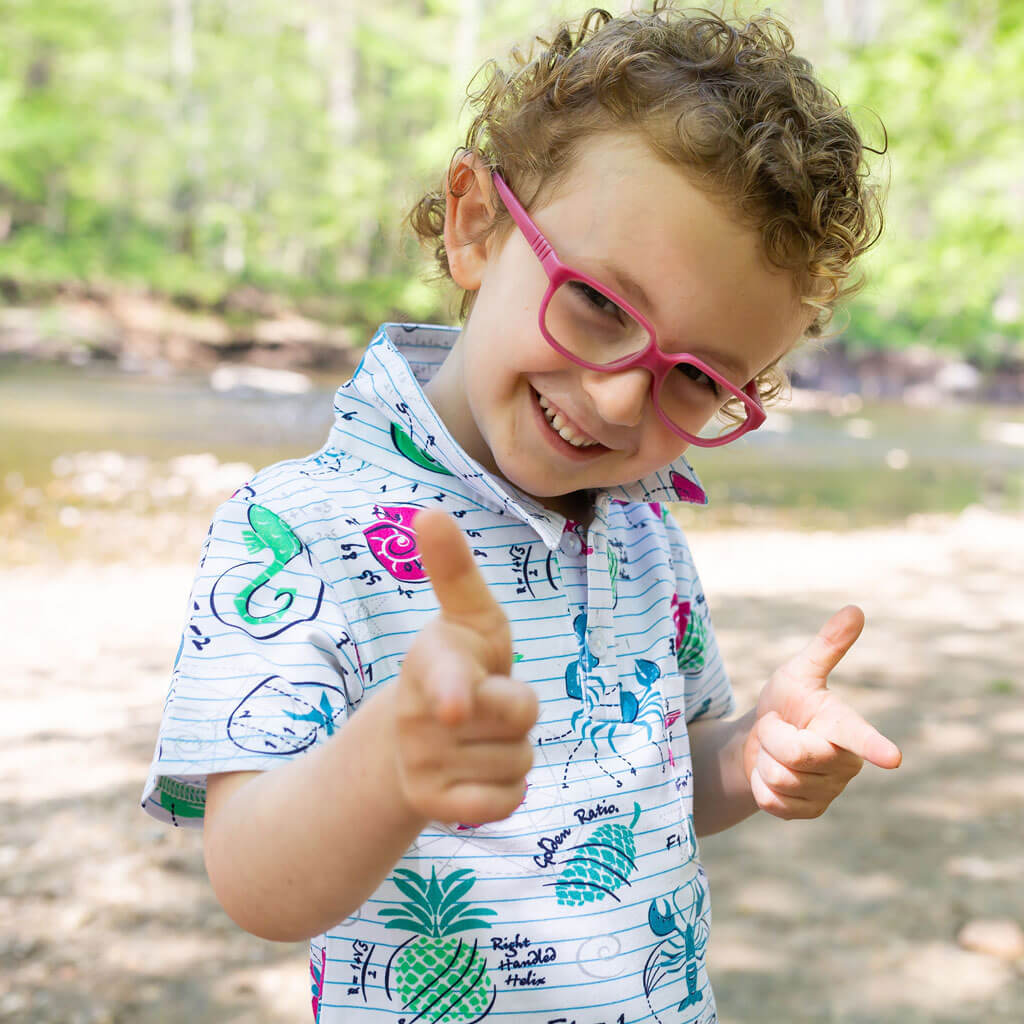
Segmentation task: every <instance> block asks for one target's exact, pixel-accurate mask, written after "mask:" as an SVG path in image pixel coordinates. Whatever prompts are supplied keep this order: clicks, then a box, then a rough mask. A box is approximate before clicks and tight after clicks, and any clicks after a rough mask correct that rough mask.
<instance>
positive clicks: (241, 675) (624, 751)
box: [142, 324, 733, 1024]
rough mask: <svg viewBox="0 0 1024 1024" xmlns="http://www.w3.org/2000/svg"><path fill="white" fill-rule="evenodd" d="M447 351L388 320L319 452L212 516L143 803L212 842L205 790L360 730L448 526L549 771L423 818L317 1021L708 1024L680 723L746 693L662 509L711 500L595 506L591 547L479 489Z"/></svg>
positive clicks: (486, 483)
mask: <svg viewBox="0 0 1024 1024" xmlns="http://www.w3.org/2000/svg"><path fill="white" fill-rule="evenodd" d="M456 337H457V330H455V329H453V328H445V327H435V326H428V325H400V324H385V325H383V326H382V327H381V328H380V330H379V331H378V333H377V334H376V335H375V337H374V338H373V340H372V342H371V343H370V345H369V347H368V348H367V350H366V353H365V355H364V357H363V360H362V362H361V363H360V365H359V368H358V369H357V370H356V372H355V374H354V375H353V377H352V379H351V380H349V381H348V382H347V383H345V384H344V385H342V387H341V388H339V390H338V392H337V396H336V400H335V405H336V410H335V411H336V421H335V425H334V427H333V428H332V430H331V432H330V435H329V437H328V439H327V443H326V444H325V445H324V447H323V448H321V449H320V451H318V452H316V453H315V454H313V455H310V456H309V457H308V458H304V459H298V460H294V461H289V462H283V463H279V464H277V465H274V466H271V467H269V468H267V469H264V470H262V471H260V472H259V473H257V474H256V476H255V477H254V478H253V479H252V480H250V481H249V482H248V483H247V484H246V485H245V486H243V487H242V488H241V489H240V490H239V491H238V492H237V493H236V494H235V495H234V496H232V498H231V499H230V500H228V501H226V502H225V503H224V504H223V505H222V506H221V507H220V508H219V509H218V511H217V513H216V515H215V518H214V521H213V523H212V525H211V527H210V532H209V535H208V537H207V539H206V542H205V544H204V546H203V550H202V553H201V560H200V564H199V570H198V573H197V575H196V580H195V584H194V588H193V591H192V595H191V600H190V605H189V615H188V618H187V621H186V623H185V627H184V630H183V636H182V641H181V648H180V651H179V655H178V658H177V660H176V662H175V666H174V670H173V675H172V680H171V686H170V689H169V692H168V695H167V700H166V704H165V708H164V713H163V719H162V722H161V726H160V733H159V737H158V741H157V747H156V753H155V756H154V760H153V763H152V766H151V770H150V773H149V777H148V780H147V782H146V785H145V789H144V792H143V797H142V806H143V807H144V808H145V810H146V811H147V812H148V813H149V814H151V815H153V816H154V817H156V818H158V819H160V820H162V821H166V822H170V823H172V824H175V825H184V826H195V827H198V826H201V824H202V815H203V808H204V802H205V786H206V778H207V775H208V774H210V773H214V772H224V771H238V770H253V769H256V770H266V769H273V768H274V767H275V766H276V765H278V764H280V763H281V762H282V761H283V760H284V759H287V758H292V757H301V756H302V755H303V753H304V752H305V751H308V750H310V749H311V748H312V747H313V746H314V745H316V744H318V743H324V742H328V741H330V740H331V739H332V737H334V736H335V735H337V734H339V733H343V731H344V729H345V723H346V721H347V719H348V717H349V716H350V715H352V714H357V713H358V710H359V705H360V703H361V702H362V701H363V700H365V699H366V698H367V696H369V695H370V694H372V693H373V691H374V690H375V689H376V688H378V687H383V686H388V685H389V684H391V683H392V682H393V681H394V680H395V679H396V677H397V676H398V673H399V667H400V664H401V662H402V659H403V657H404V656H405V653H406V652H407V650H408V648H409V645H410V643H411V641H412V638H413V636H414V635H415V633H416V632H417V631H418V630H419V629H420V628H421V627H422V626H423V625H424V624H425V623H426V622H427V621H428V620H429V619H430V618H432V617H433V616H435V615H436V614H437V613H438V606H437V602H436V600H435V598H434V593H433V590H432V589H431V586H430V581H429V578H428V577H427V576H426V574H425V573H424V570H423V567H422V564H421V563H420V561H419V559H418V557H417V548H416V535H415V532H414V531H413V530H412V528H411V521H412V516H413V515H414V513H415V512H416V510H418V509H421V508H442V509H445V510H446V511H448V512H449V513H450V514H451V515H452V516H453V517H455V519H456V521H457V522H458V523H459V525H460V526H461V527H462V529H463V530H464V531H465V536H466V539H467V541H468V543H469V545H470V547H471V548H472V550H473V553H474V556H475V559H476V563H477V565H478V566H479V567H480V571H481V572H482V573H483V575H484V577H485V579H486V581H487V583H488V585H489V586H490V588H491V590H492V592H493V593H494V594H495V595H496V597H497V599H498V600H499V601H500V603H501V604H502V606H503V607H504V609H505V612H506V614H507V616H508V618H509V622H510V624H511V629H512V638H513V650H514V665H513V673H514V674H515V675H516V676H517V677H518V678H520V679H523V680H526V681H528V682H529V683H530V685H531V686H533V687H534V688H535V690H536V693H537V696H538V698H539V701H540V708H541V711H540V718H539V720H538V722H537V724H536V726H535V727H534V729H533V731H532V733H531V740H532V742H533V746H534V751H535V753H534V767H533V768H532V770H531V771H530V773H529V776H528V778H527V783H528V787H527V790H526V795H525V797H524V800H523V803H522V804H521V805H520V807H519V808H518V810H516V811H515V813H513V814H512V815H511V816H510V817H509V818H507V819H505V820H504V821H500V822H494V823H491V824H484V825H481V824H476V823H474V822H464V823H461V824H458V825H454V826H451V827H449V826H447V825H441V824H432V825H431V826H430V827H428V828H427V829H426V830H425V831H424V832H423V833H422V834H421V835H420V837H419V838H418V839H417V840H416V842H415V843H414V844H413V845H412V846H411V847H410V848H409V850H408V851H407V852H406V854H405V856H404V857H403V858H402V860H401V861H400V862H399V863H398V864H397V865H396V866H395V868H394V869H393V871H392V872H391V873H390V874H389V875H388V877H387V878H386V880H385V881H384V883H383V884H382V885H381V886H380V888H379V889H378V890H377V891H376V892H375V893H374V895H373V897H372V898H371V899H370V900H368V901H367V902H366V903H365V904H364V905H363V906H362V907H361V908H360V909H359V911H358V912H357V913H356V914H354V915H353V916H352V917H350V918H348V919H347V920H344V921H340V922H339V923H338V924H337V926H336V927H334V928H332V929H331V930H330V931H329V932H328V933H327V934H324V935H320V936H317V937H316V938H315V939H313V940H312V941H311V943H310V987H311V993H310V998H311V1014H312V1018H313V1020H314V1021H316V1022H318V1024H369V1022H373V1024H381V1022H393V1024H413V1022H417V1024H419V1022H445V1024H447V1022H464V1024H471V1022H476V1021H483V1020H487V1021H488V1022H489V1024H499V1022H502V1021H505V1022H509V1024H520V1022H529V1024H570V1022H572V1021H575V1022H576V1024H627V1022H628V1024H634V1022H638V1021H648V1020H650V1021H660V1022H662V1024H695V1022H701V1024H709V1022H711V1021H714V1020H715V1019H716V1018H715V1009H714V999H713V997H712V993H711V988H710V985H709V983H708V979H707V973H706V970H705V953H706V948H707V942H708V932H709V926H710V920H711V912H710V896H709V891H708V886H707V880H706V877H705V873H704V871H703V869H702V868H701V866H700V863H699V861H698V858H697V844H696V838H695V836H694V829H693V820H692V802H693V796H692V794H693V778H692V773H691V768H690V756H689V744H688V740H687V729H686V725H687V722H691V721H693V720H694V719H696V718H698V717H700V716H721V715H725V714H727V713H729V712H730V711H731V710H732V706H733V700H732V691H731V688H730V685H729V682H728V679H727V678H726V675H725V672H724V670H723V668H722V664H721V659H720V657H719V653H718V648H717V645H716V643H715V640H714V634H713V632H712V629H711V624H710V620H709V617H708V611H707V607H706V604H705V600H704V595H703V592H702V589H701V585H700V581H699V579H698V576H697V573H696V571H695V569H694V565H693V561H692V559H691V557H690V552H689V549H688V547H687V545H686V541H685V540H684V538H683V535H682V532H681V530H680V528H679V526H678V525H677V524H676V522H675V521H674V520H673V519H672V518H671V516H669V515H668V513H667V511H666V510H665V509H664V508H663V507H662V505H661V503H662V502H666V501H696V502H703V501H704V500H705V498H704V494H703V491H702V490H701V488H700V485H699V484H698V482H697V480H696V478H695V477H694V474H693V471H692V470H691V468H690V466H689V465H688V463H687V462H686V461H685V460H684V459H679V460H678V461H677V462H675V463H673V464H672V465H671V466H668V467H666V468H665V469H664V470H662V471H660V472H658V473H655V474H652V475H651V476H649V477H645V478H644V479H643V480H640V481H637V482H635V483H633V484H630V485H628V486H622V487H615V488H611V489H609V490H602V491H597V492H594V494H593V498H594V516H593V522H592V524H591V525H590V527H589V528H588V529H586V530H584V529H583V528H582V527H581V525H580V524H578V523H575V522H573V521H571V520H566V519H565V518H563V517H562V516H560V515H558V514H556V513H554V512H551V511H548V510H546V509H545V508H543V507H542V506H541V505H540V504H539V503H538V502H537V501H535V500H533V499H531V498H530V497H528V496H527V495H525V494H523V493H522V492H520V491H519V490H517V489H516V488H514V487H512V486H510V485H509V484H507V483H505V482H504V481H501V480H499V479H498V478H496V477H494V476H493V475H491V474H489V473H487V472H485V471H484V470H483V469H482V467H481V466H480V465H479V464H478V463H476V462H474V461H473V460H472V459H470V458H469V457H468V456H467V455H466V454H465V452H464V451H463V450H462V449H461V448H460V447H459V446H458V444H457V443H456V442H455V441H454V439H453V438H452V437H451V435H450V434H449V433H448V431H447V430H446V429H445V427H444V425H443V424H442V422H441V420H440V419H439V418H438V416H437V414H436V413H435V411H434V409H433V408H432V406H431V405H430V403H429V402H428V401H427V398H426V396H425V395H424V394H423V391H422V387H421V386H422V385H423V384H425V383H426V382H427V381H428V380H429V379H430V378H431V376H432V374H433V373H434V372H435V371H436V369H437V367H438V366H439V365H440V364H441V362H442V361H443V359H444V357H445V355H446V354H447V352H448V350H449V349H450V347H451V345H452V344H453V342H454V341H455V339H456ZM323 813H324V814H325V815H326V814H329V813H331V809H330V808H329V807H324V809H323ZM353 824H354V827H356V828H358V822H354V823H353Z"/></svg>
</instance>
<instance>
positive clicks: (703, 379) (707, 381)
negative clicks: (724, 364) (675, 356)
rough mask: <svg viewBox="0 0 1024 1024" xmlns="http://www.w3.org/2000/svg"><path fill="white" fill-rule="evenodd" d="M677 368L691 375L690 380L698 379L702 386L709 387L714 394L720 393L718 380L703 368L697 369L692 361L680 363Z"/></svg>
mask: <svg viewBox="0 0 1024 1024" xmlns="http://www.w3.org/2000/svg"><path fill="white" fill-rule="evenodd" d="M676 369H677V370H679V371H680V372H681V373H683V374H684V375H685V376H687V377H689V378H690V380H692V381H696V382H697V383H698V384H700V385H701V386H702V387H705V388H708V389H709V390H710V391H711V392H712V394H715V395H717V394H718V392H719V388H718V381H716V380H715V379H714V377H709V376H708V375H707V374H706V373H705V372H704V371H703V370H699V369H697V367H696V366H694V365H693V364H692V363H679V364H678V365H677V366H676Z"/></svg>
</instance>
